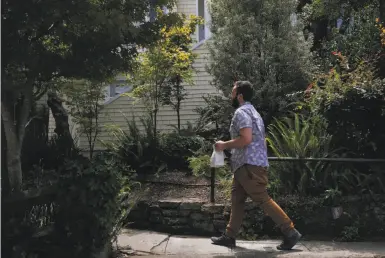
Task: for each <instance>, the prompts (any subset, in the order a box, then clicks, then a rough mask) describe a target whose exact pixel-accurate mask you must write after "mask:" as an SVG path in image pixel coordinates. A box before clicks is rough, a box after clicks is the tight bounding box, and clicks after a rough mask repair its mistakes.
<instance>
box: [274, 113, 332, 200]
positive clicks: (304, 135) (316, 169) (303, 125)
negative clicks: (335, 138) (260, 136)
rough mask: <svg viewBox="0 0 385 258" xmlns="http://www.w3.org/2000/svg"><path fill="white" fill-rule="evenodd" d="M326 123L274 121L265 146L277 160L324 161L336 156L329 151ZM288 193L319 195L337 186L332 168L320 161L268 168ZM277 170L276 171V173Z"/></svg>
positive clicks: (296, 118)
mask: <svg viewBox="0 0 385 258" xmlns="http://www.w3.org/2000/svg"><path fill="white" fill-rule="evenodd" d="M325 126H326V122H325V121H324V120H323V119H322V118H320V117H310V118H305V117H304V116H302V115H299V114H294V115H293V117H286V118H283V119H281V120H278V119H275V120H274V123H272V124H271V125H270V126H269V127H268V129H269V130H268V131H269V134H268V137H267V142H268V144H269V147H270V150H271V151H272V153H273V154H274V155H275V156H277V157H296V158H327V157H333V156H336V152H337V150H333V149H331V138H332V136H331V135H329V134H328V133H327V132H326V130H325ZM272 165H273V166H272V170H273V172H276V173H277V174H278V177H279V178H280V179H281V183H282V184H283V186H284V187H285V190H286V191H288V192H297V191H298V192H299V193H301V194H309V193H320V192H323V189H324V188H325V187H326V186H327V185H328V184H333V183H337V182H336V180H337V177H339V175H335V171H336V167H335V166H334V165H333V164H330V163H327V162H323V161H318V162H314V161H293V162H292V161H289V162H285V163H282V162H279V163H273V164H272ZM278 169H279V171H278Z"/></svg>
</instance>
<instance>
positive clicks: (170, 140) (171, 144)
mask: <svg viewBox="0 0 385 258" xmlns="http://www.w3.org/2000/svg"><path fill="white" fill-rule="evenodd" d="M204 141H205V140H204V138H202V137H200V136H184V135H180V134H179V133H177V132H172V133H168V134H163V135H161V139H160V142H159V144H160V148H161V150H162V151H161V152H160V154H159V155H160V159H161V160H162V162H164V163H166V164H167V168H168V169H185V168H188V158H189V157H191V156H192V155H193V154H194V153H195V152H197V151H198V150H200V149H201V148H202V146H203V145H204Z"/></svg>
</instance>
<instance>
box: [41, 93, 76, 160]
mask: <svg viewBox="0 0 385 258" xmlns="http://www.w3.org/2000/svg"><path fill="white" fill-rule="evenodd" d="M47 104H48V106H49V108H50V109H51V111H52V115H53V117H54V119H55V130H54V132H55V133H56V134H57V136H58V138H59V139H60V142H61V143H63V148H64V149H63V154H65V155H66V156H69V155H70V152H71V150H72V149H73V147H74V141H73V139H72V135H71V132H70V126H69V123H68V113H67V111H66V110H65V108H64V107H63V101H62V100H61V99H60V98H59V96H58V95H57V94H56V93H53V92H50V93H48V101H47Z"/></svg>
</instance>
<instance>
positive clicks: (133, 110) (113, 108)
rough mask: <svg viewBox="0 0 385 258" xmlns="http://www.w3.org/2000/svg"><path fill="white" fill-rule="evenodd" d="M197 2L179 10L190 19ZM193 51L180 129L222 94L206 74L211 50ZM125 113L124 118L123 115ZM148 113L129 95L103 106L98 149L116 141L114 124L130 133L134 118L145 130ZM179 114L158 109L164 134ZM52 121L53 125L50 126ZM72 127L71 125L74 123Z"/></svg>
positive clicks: (188, 0)
mask: <svg viewBox="0 0 385 258" xmlns="http://www.w3.org/2000/svg"><path fill="white" fill-rule="evenodd" d="M196 3H197V2H196V0H179V1H178V2H177V5H176V10H177V12H179V13H183V14H185V15H187V16H190V15H192V14H194V15H195V14H196ZM193 52H194V53H195V54H197V58H196V60H195V62H194V64H193V68H194V74H193V85H185V89H186V92H187V96H186V99H185V100H184V101H183V102H182V103H181V110H180V119H181V126H182V127H183V126H186V125H187V123H188V122H191V123H193V122H194V121H196V119H198V117H199V116H198V114H197V113H196V112H195V109H196V108H198V107H202V106H204V105H205V101H204V100H203V96H204V95H207V94H219V92H218V91H217V90H216V88H215V87H214V86H212V85H211V81H212V77H211V76H210V75H209V74H208V72H207V71H206V65H207V64H208V63H209V50H208V47H207V44H206V43H205V42H203V43H201V44H199V45H197V46H196V47H194V49H193ZM123 114H124V115H123ZM146 114H148V111H147V110H146V107H145V105H143V103H141V102H140V100H133V99H132V98H130V97H128V96H119V97H117V98H116V99H115V100H113V101H111V102H109V103H108V104H105V105H104V108H103V112H102V114H101V116H100V118H99V122H100V125H101V126H102V127H103V129H102V132H101V133H100V134H99V137H98V140H97V143H96V146H95V149H96V150H102V149H103V145H102V144H101V143H100V141H111V140H113V139H112V138H111V136H110V135H109V133H108V132H107V129H106V128H107V127H108V126H111V125H114V126H118V127H119V128H121V129H122V130H124V131H127V130H128V126H127V122H126V119H128V120H132V119H133V118H134V117H135V120H136V121H137V125H138V127H139V128H140V129H143V127H142V125H141V123H140V122H139V120H140V118H141V117H144V116H146ZM177 121H178V120H177V115H176V111H175V110H173V109H172V108H171V107H170V106H162V107H160V108H159V112H158V117H157V125H158V130H159V131H161V132H168V131H171V130H173V127H172V126H176V125H177V123H178V122H177ZM51 122H52V124H51ZM71 125H72V123H71ZM50 129H51V130H52V131H53V129H54V120H53V118H52V114H50ZM79 147H81V148H83V149H87V148H88V146H87V140H86V138H85V137H84V136H81V137H80V141H79Z"/></svg>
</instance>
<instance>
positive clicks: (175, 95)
mask: <svg viewBox="0 0 385 258" xmlns="http://www.w3.org/2000/svg"><path fill="white" fill-rule="evenodd" d="M200 23H202V20H201V19H200V18H198V17H195V16H191V17H190V19H189V20H186V17H185V16H184V15H181V16H180V20H179V22H178V23H177V24H175V25H173V26H172V27H170V28H165V29H164V30H162V33H161V40H160V41H159V42H158V44H159V45H158V46H157V47H158V48H164V49H166V50H167V51H168V52H169V53H170V54H171V58H172V62H173V74H171V76H170V78H169V79H168V83H167V84H166V85H165V87H164V88H163V90H162V104H164V105H170V106H171V107H172V108H173V109H174V110H175V111H176V114H177V119H178V124H177V127H178V131H179V132H180V129H181V124H180V110H181V103H182V101H183V100H184V99H185V98H186V96H187V93H186V89H185V87H184V84H185V83H187V84H190V85H191V84H193V81H192V73H193V63H194V61H195V59H196V54H194V53H193V52H192V48H191V44H192V43H193V38H192V35H193V34H194V32H195V30H196V27H197V25H198V24H200Z"/></svg>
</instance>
